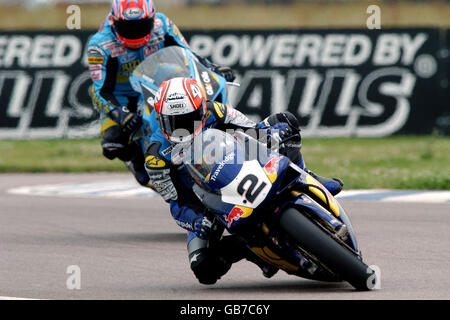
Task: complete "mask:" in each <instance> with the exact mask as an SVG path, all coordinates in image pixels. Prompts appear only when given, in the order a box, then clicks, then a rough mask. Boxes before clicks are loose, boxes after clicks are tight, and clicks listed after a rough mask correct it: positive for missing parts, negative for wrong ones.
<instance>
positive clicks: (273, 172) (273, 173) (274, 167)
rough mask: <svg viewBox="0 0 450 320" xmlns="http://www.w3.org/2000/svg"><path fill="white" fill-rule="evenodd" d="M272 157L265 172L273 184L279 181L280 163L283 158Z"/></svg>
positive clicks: (265, 167)
mask: <svg viewBox="0 0 450 320" xmlns="http://www.w3.org/2000/svg"><path fill="white" fill-rule="evenodd" d="M272 157H273V158H272V159H271V160H270V161H269V162H267V163H266V165H265V166H264V171H265V172H266V175H267V177H268V178H269V180H270V182H272V183H273V182H274V181H275V180H276V179H277V171H278V163H279V162H280V160H281V158H282V157H281V156H280V157H276V156H275V157H274V156H272Z"/></svg>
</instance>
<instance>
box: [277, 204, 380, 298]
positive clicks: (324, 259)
mask: <svg viewBox="0 0 450 320" xmlns="http://www.w3.org/2000/svg"><path fill="white" fill-rule="evenodd" d="M280 226H281V228H282V229H283V230H284V231H286V233H287V234H289V235H290V236H291V238H293V239H294V240H295V241H296V242H297V243H298V245H299V246H300V247H301V248H302V249H303V250H305V251H306V252H308V253H310V254H311V255H312V256H314V257H315V258H316V259H317V260H318V261H319V262H320V263H322V264H324V265H325V266H326V267H327V268H329V269H330V270H331V271H333V272H334V273H336V274H338V275H340V276H341V277H342V279H344V280H346V281H348V282H349V283H350V284H351V285H352V286H353V287H355V288H356V289H357V290H371V289H373V288H374V286H375V283H376V279H375V278H376V277H375V273H374V271H373V270H372V269H370V268H369V267H368V266H367V265H366V264H364V263H363V262H362V261H361V260H360V259H359V258H358V257H357V256H356V255H355V254H354V253H352V252H350V250H348V249H347V248H345V247H343V246H342V245H340V244H339V243H338V242H337V241H336V240H335V239H333V238H332V237H331V235H329V234H327V233H326V232H325V231H324V230H322V229H321V228H319V227H318V226H317V225H315V224H314V223H313V222H312V221H310V220H309V219H308V218H307V217H305V216H304V215H303V214H301V213H300V212H299V211H298V210H297V209H295V208H288V209H287V210H285V211H284V212H283V213H282V214H281V217H280Z"/></svg>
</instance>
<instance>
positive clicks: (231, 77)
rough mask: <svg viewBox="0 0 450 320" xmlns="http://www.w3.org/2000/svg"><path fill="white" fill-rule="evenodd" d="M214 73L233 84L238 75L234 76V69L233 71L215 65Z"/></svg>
mask: <svg viewBox="0 0 450 320" xmlns="http://www.w3.org/2000/svg"><path fill="white" fill-rule="evenodd" d="M212 71H214V72H215V73H218V74H220V75H221V76H222V77H224V78H225V80H227V82H233V81H234V79H236V75H235V74H234V71H233V69H231V68H230V67H221V66H215V65H213V67H212Z"/></svg>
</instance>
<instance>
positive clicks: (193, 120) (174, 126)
mask: <svg viewBox="0 0 450 320" xmlns="http://www.w3.org/2000/svg"><path fill="white" fill-rule="evenodd" d="M157 116H158V121H159V125H160V126H161V129H162V130H163V131H164V132H165V133H166V134H167V135H168V136H173V135H174V134H173V133H174V132H175V131H176V132H175V135H176V136H180V137H183V136H187V135H190V134H193V133H194V132H195V130H196V129H197V128H198V127H199V126H200V125H201V122H202V121H203V116H204V113H203V108H202V107H200V108H198V109H197V110H195V111H193V112H190V113H185V114H179V115H170V116H169V115H165V114H160V113H157ZM178 129H179V131H178Z"/></svg>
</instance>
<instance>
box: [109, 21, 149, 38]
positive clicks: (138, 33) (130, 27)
mask: <svg viewBox="0 0 450 320" xmlns="http://www.w3.org/2000/svg"><path fill="white" fill-rule="evenodd" d="M153 23H154V20H153V19H152V18H147V19H140V20H121V19H118V20H115V21H114V27H115V28H116V31H117V33H118V34H119V35H120V36H121V37H124V38H125V39H140V38H144V37H145V36H147V35H149V34H150V33H151V32H152V29H153Z"/></svg>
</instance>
